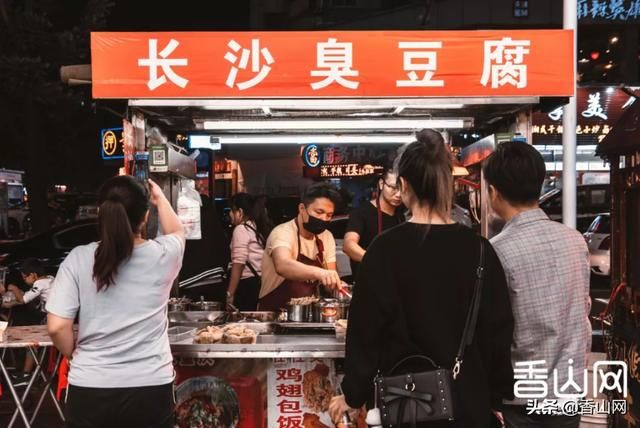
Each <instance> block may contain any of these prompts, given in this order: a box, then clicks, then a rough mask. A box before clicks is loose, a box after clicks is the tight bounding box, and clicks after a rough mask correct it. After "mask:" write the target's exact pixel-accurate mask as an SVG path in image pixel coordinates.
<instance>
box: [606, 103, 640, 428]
mask: <svg viewBox="0 0 640 428" xmlns="http://www.w3.org/2000/svg"><path fill="white" fill-rule="evenodd" d="M631 95H632V96H633V97H635V98H636V102H634V103H633V105H631V106H630V107H629V108H628V109H627V110H626V111H625V112H624V114H623V115H622V116H621V117H620V119H619V121H618V123H617V124H616V126H615V127H614V128H613V129H612V130H611V132H610V133H609V134H608V135H607V136H606V137H605V138H604V140H603V141H602V142H601V143H600V144H599V145H598V147H597V154H598V155H600V156H601V157H602V158H603V159H605V160H606V161H607V162H608V163H609V165H610V171H611V238H610V239H611V246H610V248H611V290H612V295H611V297H610V299H609V302H608V304H607V308H606V310H605V311H604V313H603V314H602V315H601V319H602V328H603V333H604V338H605V345H606V346H605V350H606V352H607V357H608V358H607V359H608V360H611V361H624V362H625V363H626V364H627V367H628V373H627V374H626V375H627V376H626V377H627V379H628V391H629V393H628V396H627V397H614V398H618V399H625V400H626V401H627V409H628V412H627V414H625V415H621V416H618V418H619V420H618V421H617V422H618V425H617V426H624V427H635V426H638V423H639V422H640V366H639V365H638V361H640V354H639V351H638V346H639V344H640V335H639V334H638V332H639V331H640V330H639V329H638V325H639V323H640V318H639V316H638V310H639V305H640V265H639V264H638V260H639V259H640V222H639V219H640V105H638V103H637V96H638V94H637V93H636V94H633V93H632V94H631Z"/></svg>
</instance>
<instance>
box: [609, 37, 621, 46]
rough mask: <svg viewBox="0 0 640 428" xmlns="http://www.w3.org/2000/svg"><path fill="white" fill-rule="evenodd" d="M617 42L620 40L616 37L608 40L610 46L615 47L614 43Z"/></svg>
mask: <svg viewBox="0 0 640 428" xmlns="http://www.w3.org/2000/svg"><path fill="white" fill-rule="evenodd" d="M618 40H620V39H619V38H618V36H613V37H611V38H610V39H609V42H610V43H611V44H612V45H615V44H616V43H618Z"/></svg>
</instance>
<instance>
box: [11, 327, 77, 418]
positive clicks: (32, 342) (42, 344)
mask: <svg viewBox="0 0 640 428" xmlns="http://www.w3.org/2000/svg"><path fill="white" fill-rule="evenodd" d="M51 347H53V342H52V341H51V338H50V337H49V334H48V333H47V326H45V325H34V326H25V327H9V328H7V331H6V338H5V340H4V341H3V342H0V350H2V351H3V352H4V350H6V349H27V350H28V351H29V352H30V353H31V355H32V356H33V359H34V360H35V364H36V368H35V370H34V372H33V375H32V376H31V379H30V380H29V383H28V385H27V387H26V389H25V390H24V392H23V394H22V397H19V396H18V393H17V392H16V390H15V388H14V387H13V385H12V383H11V377H10V376H9V373H8V372H7V368H6V367H5V365H4V362H3V361H2V358H0V372H1V373H2V376H3V377H4V379H5V380H6V382H7V386H8V388H9V392H10V394H11V395H12V397H13V400H14V402H15V404H16V410H15V412H14V413H13V416H12V418H11V422H10V423H9V425H8V428H11V427H12V426H13V424H14V423H15V421H16V419H17V417H18V415H19V416H20V417H21V418H22V421H23V422H24V426H25V427H27V428H30V427H31V425H32V424H33V422H34V421H35V419H36V417H37V416H38V412H39V411H40V408H41V407H42V403H43V402H44V399H45V397H46V395H47V392H48V393H49V395H50V396H51V399H52V400H53V402H54V405H55V407H56V409H57V410H58V414H59V415H60V418H61V419H62V421H64V413H63V412H62V408H61V407H60V403H59V402H58V400H57V399H56V395H55V393H54V392H53V390H52V389H51V383H52V381H53V378H54V376H55V374H56V373H57V372H58V369H59V368H60V362H61V361H62V354H58V358H57V359H56V364H55V366H54V369H53V373H52V374H51V376H50V377H47V375H46V374H45V373H44V371H43V370H42V364H43V363H44V359H45V355H46V351H47V348H51ZM38 351H39V355H38ZM38 377H41V378H42V379H43V380H44V381H45V388H44V390H43V391H42V394H40V398H39V399H38V404H37V406H36V408H35V410H34V412H33V415H31V419H29V418H28V417H27V414H26V412H25V410H24V407H23V403H24V402H25V400H26V398H27V396H28V395H29V391H31V388H32V386H33V384H34V383H35V381H36V379H37V378H38Z"/></svg>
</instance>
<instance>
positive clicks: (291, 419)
mask: <svg viewBox="0 0 640 428" xmlns="http://www.w3.org/2000/svg"><path fill="white" fill-rule="evenodd" d="M336 383H337V380H336V375H335V367H334V363H333V360H331V359H328V358H324V359H289V358H286V359H275V360H273V362H272V364H271V367H270V368H269V371H268V373H267V397H268V412H267V413H268V419H269V423H268V425H267V426H268V427H269V428H295V427H300V428H301V427H308V426H322V425H319V424H320V423H321V424H324V426H327V427H334V424H333V422H332V421H331V417H330V416H329V413H328V409H329V402H330V400H331V397H332V396H333V395H334V394H335V388H336Z"/></svg>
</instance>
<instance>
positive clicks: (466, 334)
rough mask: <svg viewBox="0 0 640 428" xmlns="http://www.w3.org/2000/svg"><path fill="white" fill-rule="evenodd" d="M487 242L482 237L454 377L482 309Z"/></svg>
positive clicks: (458, 371) (456, 374) (460, 365)
mask: <svg viewBox="0 0 640 428" xmlns="http://www.w3.org/2000/svg"><path fill="white" fill-rule="evenodd" d="M484 246H485V244H484V241H483V240H482V237H481V238H480V261H479V262H478V267H477V269H476V284H475V287H474V290H473V297H472V298H471V306H470V307H469V312H468V313H467V320H466V322H465V325H464V330H463V332H462V340H461V341H460V346H459V347H458V354H457V355H456V361H455V365H454V367H453V379H455V378H456V377H457V376H458V374H459V373H460V368H461V367H462V361H463V358H464V351H465V349H466V348H467V346H469V345H470V344H471V342H472V341H473V335H474V332H475V330H476V323H477V321H478V312H479V311H480V300H482V299H481V296H482V284H483V282H484V281H483V280H484V252H485V248H484Z"/></svg>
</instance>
